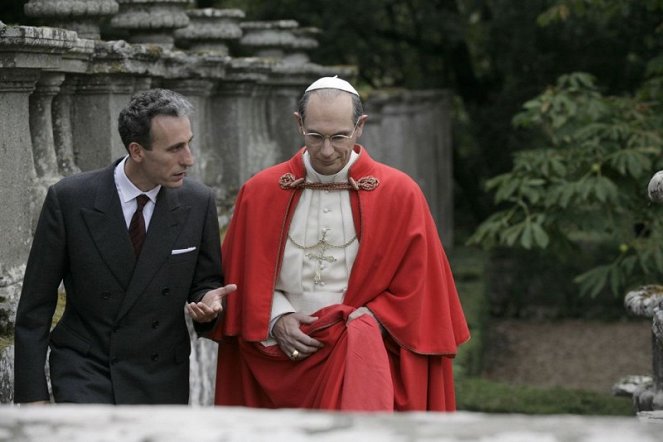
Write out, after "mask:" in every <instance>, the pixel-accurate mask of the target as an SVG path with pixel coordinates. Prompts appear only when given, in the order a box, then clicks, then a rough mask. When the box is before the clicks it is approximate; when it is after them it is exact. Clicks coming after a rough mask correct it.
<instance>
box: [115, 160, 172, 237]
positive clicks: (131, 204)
mask: <svg viewBox="0 0 663 442" xmlns="http://www.w3.org/2000/svg"><path fill="white" fill-rule="evenodd" d="M127 158H129V156H128V155H127V156H126V157H124V159H123V160H122V161H120V163H119V164H118V165H117V166H115V171H114V174H113V178H114V179H115V187H117V194H118V195H119V196H120V204H121V205H122V213H123V214H124V221H125V223H126V225H127V229H129V224H130V223H131V218H132V217H133V215H134V212H135V211H136V206H137V204H138V203H137V202H136V197H137V196H138V195H143V194H144V195H146V196H147V197H148V198H149V199H150V200H149V201H148V202H147V203H145V207H143V218H144V219H145V231H146V232H147V228H148V226H149V225H150V220H151V219H152V214H153V213H154V205H155V204H156V202H157V194H158V193H159V190H161V185H158V186H156V187H154V188H153V189H151V190H148V191H147V192H143V191H142V190H140V189H139V188H138V187H136V186H134V184H133V183H132V182H131V180H129V177H127V174H126V172H125V171H124V164H125V163H126V162H127Z"/></svg>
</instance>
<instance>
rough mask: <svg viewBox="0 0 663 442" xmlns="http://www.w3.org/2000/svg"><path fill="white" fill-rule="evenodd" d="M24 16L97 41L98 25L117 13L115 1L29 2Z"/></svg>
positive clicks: (98, 36)
mask: <svg viewBox="0 0 663 442" xmlns="http://www.w3.org/2000/svg"><path fill="white" fill-rule="evenodd" d="M24 10H25V15H27V16H28V17H37V18H40V19H44V20H45V21H47V22H48V25H49V26H51V27H55V28H64V29H70V30H72V31H76V32H77V33H78V36H79V37H81V38H87V39H91V40H99V39H100V35H99V23H100V22H101V20H102V19H103V18H105V17H110V16H112V15H113V14H115V13H116V12H117V11H118V4H117V2H116V1H115V0H85V1H83V0H30V1H29V2H28V3H27V4H26V5H25V6H24Z"/></svg>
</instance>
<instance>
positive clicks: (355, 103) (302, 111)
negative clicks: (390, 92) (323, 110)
mask: <svg viewBox="0 0 663 442" xmlns="http://www.w3.org/2000/svg"><path fill="white" fill-rule="evenodd" d="M311 94H320V95H325V96H327V97H334V96H336V95H338V94H350V93H349V92H345V91H342V90H340V89H314V90H312V91H309V92H305V93H304V95H302V98H300V100H299V105H298V109H297V112H299V115H300V116H301V117H302V122H303V121H304V119H305V115H306V105H307V104H308V100H309V98H310V97H311ZM350 96H351V97H352V122H353V123H354V124H356V123H357V120H359V117H361V116H362V115H364V106H363V105H362V104H361V98H359V96H358V95H355V94H350Z"/></svg>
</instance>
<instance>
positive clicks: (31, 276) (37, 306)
mask: <svg viewBox="0 0 663 442" xmlns="http://www.w3.org/2000/svg"><path fill="white" fill-rule="evenodd" d="M66 268H67V244H66V239H65V228H64V220H63V217H62V212H61V210H60V205H59V202H58V198H57V194H56V190H55V188H54V187H51V188H49V190H48V194H47V195H46V200H45V201H44V205H43V206H42V210H41V215H40V216H39V222H38V224H37V230H36V232H35V236H34V239H33V243H32V248H31V250H30V256H29V258H28V263H27V266H26V270H25V276H24V278H23V288H22V291H21V298H20V300H19V303H18V309H17V312H16V329H15V346H14V402H16V403H21V402H32V401H41V400H49V393H48V386H47V383H46V376H45V365H46V352H47V349H48V339H49V332H50V328H51V322H52V320H53V313H54V311H55V306H56V304H57V299H58V287H59V286H60V282H61V281H62V278H63V275H64V274H65V272H66Z"/></svg>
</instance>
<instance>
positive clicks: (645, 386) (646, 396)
mask: <svg viewBox="0 0 663 442" xmlns="http://www.w3.org/2000/svg"><path fill="white" fill-rule="evenodd" d="M624 306H625V307H626V310H627V311H628V312H629V313H631V314H633V315H635V316H640V317H647V318H652V372H653V381H651V380H646V381H645V382H643V383H642V384H641V385H639V386H638V387H637V388H635V391H634V392H633V405H634V406H635V409H636V410H637V411H639V412H640V411H653V410H663V286H660V285H647V286H643V287H640V288H639V289H637V290H633V291H630V292H628V293H627V294H626V297H625V298H624Z"/></svg>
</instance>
